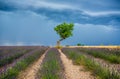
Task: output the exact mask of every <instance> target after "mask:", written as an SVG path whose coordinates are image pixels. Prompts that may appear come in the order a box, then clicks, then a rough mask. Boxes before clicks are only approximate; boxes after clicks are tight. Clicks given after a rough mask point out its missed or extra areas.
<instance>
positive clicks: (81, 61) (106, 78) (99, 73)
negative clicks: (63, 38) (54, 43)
mask: <svg viewBox="0 0 120 79" xmlns="http://www.w3.org/2000/svg"><path fill="white" fill-rule="evenodd" d="M64 53H65V54H66V55H67V56H68V58H69V59H72V60H73V63H74V64H77V65H83V66H84V67H85V69H86V70H89V71H91V72H92V73H93V75H95V76H96V77H97V79H120V74H117V73H115V72H111V71H109V70H108V69H106V68H103V67H101V66H100V65H99V64H98V63H96V62H95V61H93V60H91V59H89V58H87V57H85V56H84V55H82V54H79V53H76V52H71V51H65V50H64Z"/></svg>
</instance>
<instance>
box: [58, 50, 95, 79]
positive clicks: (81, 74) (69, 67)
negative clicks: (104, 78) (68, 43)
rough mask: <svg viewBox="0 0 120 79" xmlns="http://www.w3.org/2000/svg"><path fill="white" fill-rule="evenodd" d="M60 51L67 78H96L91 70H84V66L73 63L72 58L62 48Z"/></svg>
mask: <svg viewBox="0 0 120 79" xmlns="http://www.w3.org/2000/svg"><path fill="white" fill-rule="evenodd" d="M58 51H59V52H60V55H61V56H60V57H61V60H62V62H63V65H64V67H65V76H66V79H95V78H94V77H93V76H92V75H91V73H90V72H88V71H85V70H84V68H83V66H77V65H73V63H72V60H69V59H68V58H67V57H66V56H65V55H64V54H63V53H62V52H61V50H58Z"/></svg>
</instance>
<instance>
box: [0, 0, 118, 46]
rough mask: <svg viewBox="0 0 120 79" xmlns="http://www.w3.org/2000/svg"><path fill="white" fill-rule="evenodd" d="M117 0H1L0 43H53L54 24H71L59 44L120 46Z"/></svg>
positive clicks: (54, 39)
mask: <svg viewBox="0 0 120 79" xmlns="http://www.w3.org/2000/svg"><path fill="white" fill-rule="evenodd" d="M119 4H120V0H0V45H55V44H56V41H57V40H58V39H59V36H58V35H57V34H56V32H55V31H54V29H53V28H54V27H55V26H56V25H58V24H60V23H63V22H67V23H74V25H75V26H74V31H73V36H72V37H70V38H67V39H65V40H63V41H62V45H76V44H77V43H82V44H85V45H101V44H103V45H120V5H119Z"/></svg>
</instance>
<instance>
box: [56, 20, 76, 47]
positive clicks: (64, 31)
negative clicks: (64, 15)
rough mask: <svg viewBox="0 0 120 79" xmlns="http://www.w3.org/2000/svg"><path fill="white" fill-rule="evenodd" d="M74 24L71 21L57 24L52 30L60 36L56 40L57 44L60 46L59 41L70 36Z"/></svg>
mask: <svg viewBox="0 0 120 79" xmlns="http://www.w3.org/2000/svg"><path fill="white" fill-rule="evenodd" d="M73 27H74V24H72V23H65V22H64V23H62V24H59V25H57V26H56V27H55V28H54V30H55V31H56V32H57V34H58V35H59V36H60V39H59V40H58V41H57V46H60V41H62V40H64V39H66V38H68V37H70V36H72V35H73V34H72V31H73Z"/></svg>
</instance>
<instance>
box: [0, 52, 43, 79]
mask: <svg viewBox="0 0 120 79" xmlns="http://www.w3.org/2000/svg"><path fill="white" fill-rule="evenodd" d="M43 53H44V51H41V52H40V51H37V52H34V53H32V54H31V55H28V56H27V57H25V58H24V59H22V60H20V61H19V62H17V63H16V64H15V66H14V67H12V68H9V69H8V70H7V72H6V73H4V74H2V75H0V79H16V78H17V76H18V74H19V72H20V71H22V70H24V69H25V68H27V67H28V66H29V65H30V64H31V63H33V62H34V61H35V60H37V59H38V58H39V57H40V56H41V55H42V54H43Z"/></svg>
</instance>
